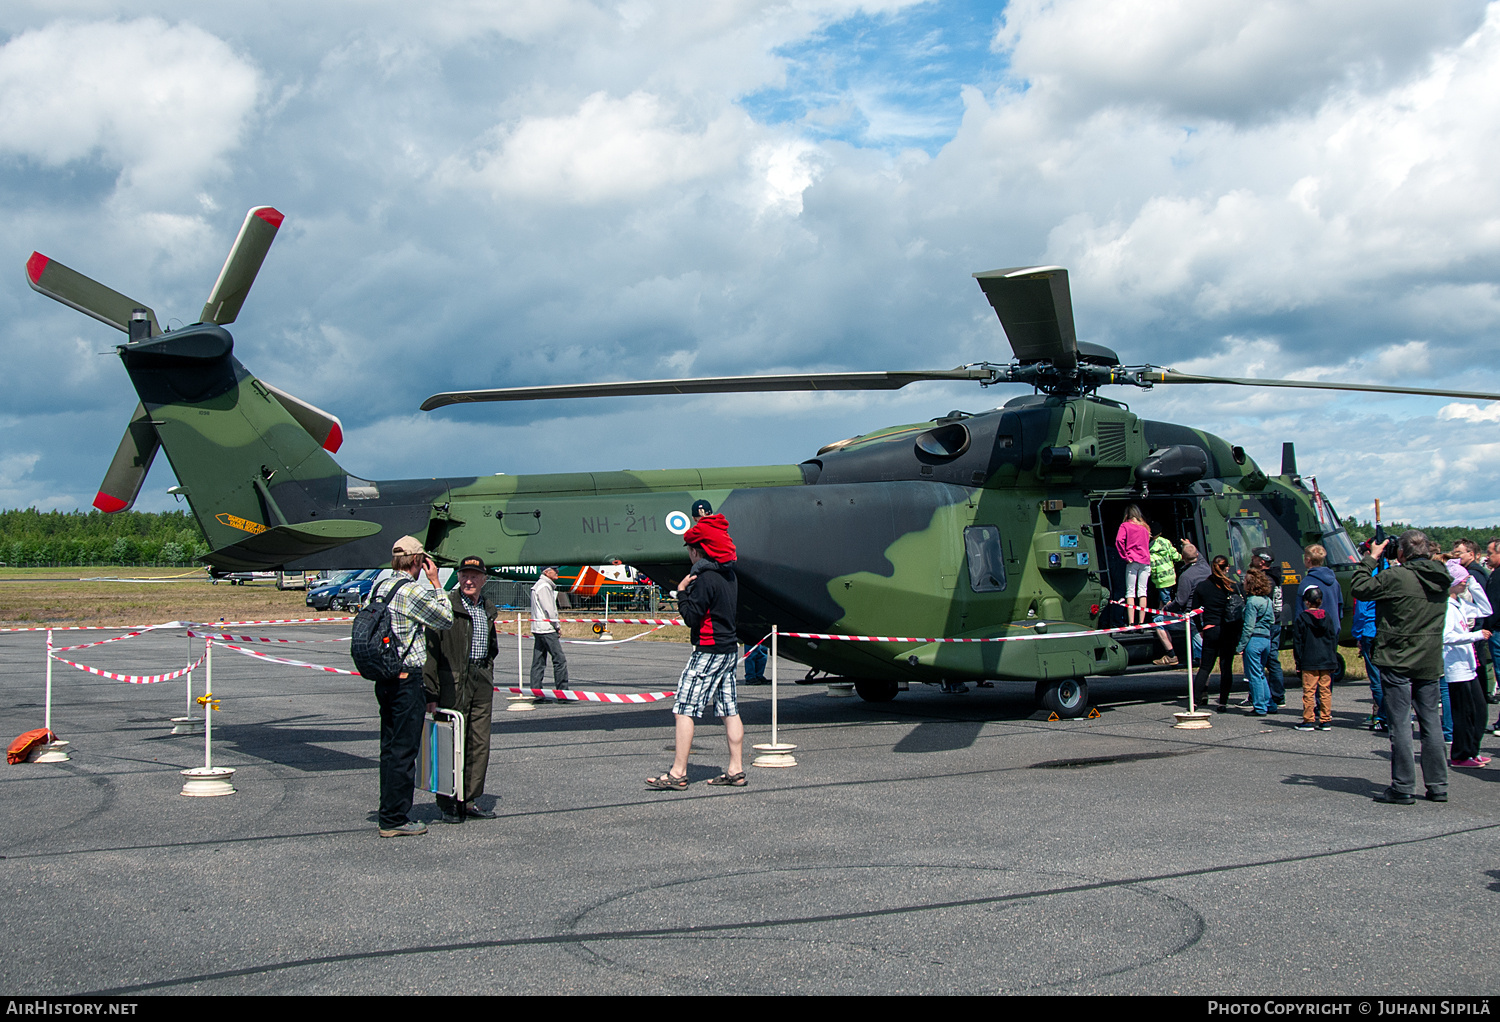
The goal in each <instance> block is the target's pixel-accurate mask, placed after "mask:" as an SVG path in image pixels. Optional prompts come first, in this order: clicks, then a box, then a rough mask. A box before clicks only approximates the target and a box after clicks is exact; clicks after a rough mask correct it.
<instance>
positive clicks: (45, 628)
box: [0, 617, 354, 632]
mask: <svg viewBox="0 0 1500 1022" xmlns="http://www.w3.org/2000/svg"><path fill="white" fill-rule="evenodd" d="M353 620H354V618H352V617H283V618H276V619H274V620H269V621H165V622H163V623H161V624H158V625H38V626H36V627H34V628H31V627H28V628H0V632H118V631H122V630H129V629H132V628H134V629H137V630H139V631H149V630H150V629H153V628H182V627H184V626H189V625H211V626H215V627H220V628H230V627H235V628H238V627H241V626H243V625H310V624H326V623H329V622H336V621H353Z"/></svg>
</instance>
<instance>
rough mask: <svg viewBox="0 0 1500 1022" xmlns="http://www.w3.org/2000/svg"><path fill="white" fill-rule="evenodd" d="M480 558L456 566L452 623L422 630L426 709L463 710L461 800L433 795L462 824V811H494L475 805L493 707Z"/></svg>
mask: <svg viewBox="0 0 1500 1022" xmlns="http://www.w3.org/2000/svg"><path fill="white" fill-rule="evenodd" d="M485 577H486V576H485V567H484V561H482V560H480V559H479V558H478V557H465V558H464V559H463V560H462V561H461V562H459V566H458V589H457V590H456V591H455V592H451V593H449V594H448V599H449V601H450V603H451V604H452V607H453V627H452V628H449V629H448V630H447V631H445V632H439V631H435V630H433V629H431V628H429V629H428V630H427V665H426V667H424V668H423V669H422V685H423V687H424V688H425V689H426V690H427V712H428V713H431V712H432V711H433V710H435V709H438V708H442V709H444V710H456V711H458V712H459V713H462V714H463V715H464V790H463V791H462V792H461V794H462V796H463V797H462V798H461V799H453V798H449V797H448V796H446V795H439V796H438V797H437V804H438V809H439V810H440V811H441V812H442V814H443V822H444V823H462V822H463V820H464V817H465V816H469V817H473V818H475V819H479V820H492V819H494V818H495V814H494V812H492V811H491V810H488V809H484V808H483V807H481V806H480V805H479V796H480V795H483V794H484V775H485V773H486V772H487V771H488V770H489V767H490V721H491V716H492V713H493V710H494V707H495V668H494V665H495V654H496V652H498V650H499V640H498V638H497V637H496V635H495V614H496V613H497V612H496V610H495V607H494V604H492V603H490V601H489V600H488V599H486V598H485V595H484V580H485Z"/></svg>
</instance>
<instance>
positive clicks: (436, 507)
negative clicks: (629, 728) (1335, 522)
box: [119, 325, 1320, 683]
mask: <svg viewBox="0 0 1500 1022" xmlns="http://www.w3.org/2000/svg"><path fill="white" fill-rule="evenodd" d="M119 350H120V353H121V357H122V359H123V361H124V363H125V365H126V368H127V370H128V371H129V373H130V376H131V379H132V382H133V383H134V384H135V387H136V390H137V392H138V394H139V395H140V398H141V402H142V405H143V406H144V408H145V410H146V413H147V415H148V417H149V420H150V423H151V425H152V427H153V428H154V429H155V432H156V435H157V436H159V438H160V441H161V445H162V449H163V450H164V451H165V452H166V454H167V457H168V458H169V459H170V460H171V462H172V466H173V469H174V470H175V472H176V474H177V477H178V479H179V481H180V483H181V486H180V489H179V492H181V493H182V494H183V495H185V496H186V498H187V500H188V502H189V504H190V505H191V507H192V509H193V512H194V514H195V515H196V516H197V519H198V521H199V522H200V524H201V525H202V527H203V530H204V532H205V534H206V536H207V537H208V540H209V543H210V546H211V548H212V552H211V553H210V554H209V555H208V556H207V558H206V560H208V561H209V562H210V563H211V564H213V565H214V566H216V567H220V568H235V569H244V568H261V569H264V568H276V567H286V568H290V569H300V568H317V567H347V566H352V565H374V564H380V563H383V562H384V561H386V560H387V559H389V556H390V548H391V543H392V542H393V540H395V539H396V538H397V537H399V536H401V535H404V534H413V535H416V536H418V537H419V538H421V539H423V540H424V542H425V543H426V545H427V547H428V549H429V550H430V551H432V553H433V555H434V557H435V558H436V559H437V560H438V561H439V562H440V563H443V564H449V565H452V564H456V563H457V562H458V561H459V560H460V559H461V558H463V557H464V556H467V555H470V554H477V555H479V556H481V557H483V558H485V560H486V561H487V562H488V563H491V564H548V563H572V564H580V563H581V564H588V563H598V562H602V561H604V560H606V559H607V558H611V557H619V558H621V559H622V560H624V561H626V562H627V563H629V564H632V565H634V566H636V567H637V568H640V569H641V570H643V571H645V572H647V573H648V574H650V575H651V576H652V577H653V578H656V579H658V580H660V581H662V582H663V583H665V584H666V585H667V588H671V584H672V582H673V581H675V579H676V578H678V577H679V576H680V574H681V573H682V572H684V571H685V570H686V568H687V565H688V557H687V554H686V550H685V548H684V546H683V541H682V538H681V533H682V531H684V529H685V528H686V525H687V512H688V511H689V509H690V507H691V506H692V503H693V502H694V501H695V500H698V499H705V500H708V501H709V502H711V503H712V504H713V506H714V508H715V509H716V510H719V511H722V512H723V513H724V514H725V515H726V516H727V517H728V519H729V522H730V526H731V530H732V534H733V536H734V539H735V542H736V544H737V546H738V550H739V561H738V564H737V565H736V570H737V573H738V576H739V581H740V633H741V636H742V638H745V639H747V640H750V641H755V640H758V639H759V638H761V637H762V636H763V635H764V634H765V633H766V632H767V631H769V628H770V626H771V625H772V624H775V625H776V626H778V627H779V628H780V629H781V630H782V631H799V632H823V633H840V634H855V635H875V636H913V637H919V638H920V637H995V636H1001V635H1037V634H1043V635H1045V636H1046V638H1044V639H1040V640H1036V641H1025V642H1005V643H983V644H968V643H963V644H939V643H929V642H921V641H916V642H911V641H891V642H858V643H856V642H839V641H826V640H825V641H819V640H789V641H786V642H784V643H783V644H782V645H781V651H782V653H783V654H784V655H788V656H790V657H792V658H794V659H796V660H798V661H801V662H803V663H805V664H807V665H809V666H810V667H813V668H816V669H819V670H823V671H827V672H829V673H832V674H837V675H842V676H845V677H849V678H856V679H874V680H877V681H880V682H898V683H899V682H907V681H932V680H936V679H939V678H945V679H948V678H951V679H962V678H975V679H977V678H1005V679H1014V680H1035V681H1038V682H1046V681H1048V680H1049V679H1058V678H1069V677H1073V678H1077V677H1083V676H1086V675H1090V674H1110V673H1118V672H1120V671H1123V670H1124V669H1125V667H1126V666H1127V661H1128V650H1127V648H1126V646H1125V644H1123V643H1122V641H1120V640H1119V639H1118V638H1117V637H1115V636H1112V635H1108V634H1088V635H1079V634H1071V633H1080V632H1086V631H1092V630H1094V629H1096V628H1097V626H1098V624H1099V622H1100V621H1101V618H1102V617H1103V616H1105V615H1106V614H1107V613H1108V602H1109V596H1110V578H1111V577H1117V574H1118V573H1117V572H1114V573H1112V572H1111V570H1110V560H1111V558H1112V557H1113V556H1114V555H1113V552H1112V547H1113V543H1112V539H1113V532H1112V529H1110V528H1108V527H1107V526H1106V522H1107V521H1110V520H1111V519H1110V517H1109V514H1108V512H1107V511H1105V510H1102V509H1105V508H1107V506H1108V503H1109V502H1110V501H1112V500H1117V501H1119V500H1124V499H1135V498H1138V497H1139V496H1140V495H1141V492H1142V488H1141V485H1140V482H1139V481H1138V478H1137V467H1138V466H1140V465H1141V464H1142V463H1143V462H1144V461H1146V460H1147V459H1148V457H1149V456H1152V455H1153V454H1154V453H1160V452H1162V451H1166V450H1183V449H1193V450H1189V453H1190V454H1192V456H1193V457H1194V458H1198V457H1199V455H1198V454H1196V453H1194V450H1196V451H1201V452H1202V453H1201V458H1202V460H1204V461H1206V465H1207V472H1206V474H1203V476H1204V477H1203V478H1195V479H1194V481H1192V482H1191V483H1188V482H1179V483H1169V484H1168V485H1166V487H1165V489H1164V491H1162V492H1164V493H1166V494H1169V495H1170V496H1169V497H1168V498H1165V499H1170V500H1172V501H1176V502H1177V503H1178V504H1180V505H1181V506H1182V507H1183V508H1187V509H1189V510H1190V512H1191V514H1192V516H1193V519H1194V523H1195V524H1194V525H1193V526H1192V527H1191V528H1190V530H1189V531H1195V532H1197V533H1199V535H1197V536H1196V537H1195V538H1196V539H1198V541H1199V542H1200V545H1204V546H1205V548H1206V549H1207V550H1208V551H1209V552H1210V553H1212V552H1215V551H1216V550H1218V549H1221V548H1223V549H1227V548H1228V547H1229V546H1230V545H1231V544H1230V539H1231V536H1230V532H1231V531H1232V530H1230V529H1229V522H1230V520H1231V519H1233V518H1235V516H1236V515H1237V514H1238V515H1240V516H1244V515H1254V516H1259V519H1260V520H1263V521H1265V522H1268V523H1269V524H1270V528H1269V532H1268V536H1269V541H1270V542H1271V544H1272V545H1273V546H1274V547H1275V548H1276V550H1277V556H1278V558H1281V557H1282V556H1283V552H1284V553H1285V555H1286V556H1287V557H1290V556H1291V552H1292V551H1293V550H1295V549H1297V548H1298V547H1299V546H1300V544H1301V543H1302V542H1303V541H1306V540H1307V539H1308V538H1309V537H1313V536H1317V535H1319V532H1320V530H1319V527H1318V523H1317V517H1316V515H1315V514H1314V512H1313V508H1312V505H1311V502H1310V501H1309V499H1308V495H1307V492H1306V491H1305V490H1303V489H1302V488H1301V486H1300V481H1299V480H1296V479H1295V478H1294V477H1278V478H1274V479H1273V478H1268V477H1267V476H1266V475H1265V474H1264V473H1263V472H1261V471H1260V469H1259V468H1257V467H1256V465H1255V464H1254V462H1253V461H1251V460H1250V459H1248V458H1246V457H1245V456H1244V455H1243V452H1241V451H1239V450H1238V449H1237V448H1232V447H1231V446H1230V445H1228V444H1227V443H1225V442H1224V441H1223V440H1221V439H1219V438H1218V437H1215V436H1212V435H1211V434H1207V433H1203V432H1200V431H1197V430H1190V429H1187V428H1185V427H1181V426H1174V425H1170V424H1167V423H1157V422H1150V421H1147V420H1144V419H1141V418H1139V417H1138V416H1136V415H1135V414H1133V413H1132V412H1130V411H1129V409H1128V408H1127V407H1126V406H1125V405H1123V404H1120V403H1118V402H1114V401H1110V400H1108V399H1104V398H1099V397H1094V396H1087V397H1070V398H1061V397H1049V396H1044V395H1031V396H1027V397H1023V398H1017V399H1014V400H1012V401H1011V402H1010V403H1009V404H1008V405H1006V406H1005V407H1002V408H998V409H995V410H993V411H988V412H983V413H980V414H976V415H963V414H961V413H955V414H951V415H950V416H948V417H945V418H943V419H939V420H934V421H929V422H923V423H913V424H909V425H903V426H894V427H890V428H887V429H882V430H879V431H876V432H873V433H869V434H865V435H862V436H859V437H855V438H852V439H850V440H847V441H842V442H840V443H838V444H832V445H829V447H826V448H824V449H823V450H822V451H820V452H819V454H818V455H817V456H816V457H814V458H812V459H810V460H808V461H805V462H803V463H801V464H800V465H770V466H755V467H748V468H718V469H674V470H662V471H639V472H632V471H622V472H573V473H554V474H545V475H492V476H479V477H462V478H434V479H407V480H398V481H369V480H364V479H360V478H357V477H354V476H351V475H349V474H348V473H346V472H345V471H344V470H343V469H342V468H341V467H340V466H339V465H338V463H337V462H335V460H334V459H333V457H332V455H331V454H330V453H329V452H328V451H326V450H324V449H323V448H322V447H321V446H319V444H318V442H317V441H316V440H314V439H313V437H312V436H311V435H310V434H309V433H308V432H307V430H306V429H304V428H303V427H302V426H301V425H299V423H298V421H297V420H296V419H294V418H293V417H292V416H291V414H289V412H288V411H287V409H286V407H284V406H283V404H282V403H280V402H278V400H277V399H276V398H275V396H274V395H273V394H272V393H271V392H270V391H269V390H268V388H267V387H266V386H265V385H264V384H262V383H261V382H260V381H258V380H257V379H256V378H255V377H254V376H252V375H251V374H250V373H249V371H248V370H246V369H245V368H244V366H243V365H241V364H240V363H239V362H238V360H236V359H235V358H234V357H233V353H232V352H233V342H232V339H231V338H230V335H229V334H228V332H227V331H225V330H223V329H222V328H220V327H217V326H212V325H207V326H204V325H200V326H194V327H188V328H186V329H183V330H179V331H175V332H172V333H168V334H161V335H158V336H155V337H151V338H149V339H144V340H135V341H131V342H129V343H126V344H122V345H120V347H119ZM1200 474H1201V473H1200ZM1174 506H1176V505H1174ZM1252 506H1253V508H1254V510H1253V511H1252V510H1251V507H1252ZM1184 520H1186V519H1184ZM1112 521H1114V522H1117V521H1118V515H1117V514H1116V515H1115V516H1114V518H1113V519H1112ZM1221 533H1222V534H1223V536H1222V538H1219V537H1220V534H1221ZM1292 563H1297V562H1296V561H1294V560H1290V561H1288V562H1287V567H1288V570H1290V565H1291V564H1292ZM1299 567H1300V565H1299ZM1284 581H1285V580H1284ZM1291 581H1295V578H1292V579H1291Z"/></svg>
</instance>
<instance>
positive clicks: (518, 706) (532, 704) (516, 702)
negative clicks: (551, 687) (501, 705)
mask: <svg viewBox="0 0 1500 1022" xmlns="http://www.w3.org/2000/svg"><path fill="white" fill-rule="evenodd" d="M506 701H507V702H509V703H510V705H509V706H507V707H506V708H505V712H506V713H524V712H526V711H527V710H534V709H536V699H535V698H533V697H532V696H511V697H510V698H509V699H508V700H506Z"/></svg>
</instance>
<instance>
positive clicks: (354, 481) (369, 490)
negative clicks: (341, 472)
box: [344, 476, 380, 500]
mask: <svg viewBox="0 0 1500 1022" xmlns="http://www.w3.org/2000/svg"><path fill="white" fill-rule="evenodd" d="M344 492H345V493H346V494H347V495H348V498H349V499H350V500H379V499H380V487H378V486H376V485H375V484H374V483H372V482H371V481H370V480H368V479H359V478H356V477H355V476H345V477H344Z"/></svg>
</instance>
